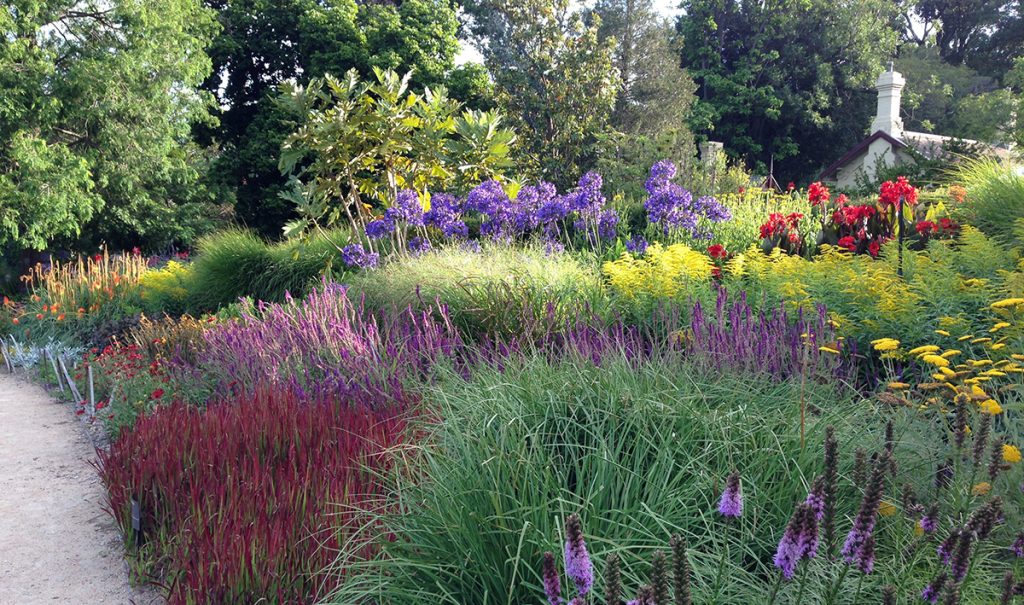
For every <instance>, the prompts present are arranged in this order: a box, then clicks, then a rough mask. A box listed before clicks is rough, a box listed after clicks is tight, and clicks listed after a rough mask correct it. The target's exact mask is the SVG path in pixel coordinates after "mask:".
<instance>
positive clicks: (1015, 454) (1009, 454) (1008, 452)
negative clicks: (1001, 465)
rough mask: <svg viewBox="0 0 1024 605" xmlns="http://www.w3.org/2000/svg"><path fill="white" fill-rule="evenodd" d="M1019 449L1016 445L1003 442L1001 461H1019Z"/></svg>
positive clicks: (1012, 462) (1011, 462)
mask: <svg viewBox="0 0 1024 605" xmlns="http://www.w3.org/2000/svg"><path fill="white" fill-rule="evenodd" d="M1020 460H1021V458H1020V450H1019V449H1018V448H1017V446H1016V445H1010V444H1009V443H1004V444H1003V462H1009V463H1010V464H1017V463H1018V462H1020Z"/></svg>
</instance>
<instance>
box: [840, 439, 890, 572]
mask: <svg viewBox="0 0 1024 605" xmlns="http://www.w3.org/2000/svg"><path fill="white" fill-rule="evenodd" d="M888 467H889V457H888V454H884V455H883V456H882V457H881V458H879V459H878V460H877V461H876V462H875V467H874V469H872V472H871V479H870V480H869V481H868V486H867V489H865V490H864V498H863V499H862V500H861V502H860V510H858V511H857V517H856V518H855V519H854V521H853V527H852V528H850V533H848V534H847V535H846V541H844V542H843V549H842V551H841V552H842V555H843V558H844V559H845V560H846V562H847V563H848V564H856V565H857V567H859V568H860V570H861V571H862V572H864V573H871V571H872V570H873V569H874V566H875V522H876V520H877V518H878V505H879V503H880V502H881V501H882V489H883V483H884V479H885V474H886V470H887V469H888Z"/></svg>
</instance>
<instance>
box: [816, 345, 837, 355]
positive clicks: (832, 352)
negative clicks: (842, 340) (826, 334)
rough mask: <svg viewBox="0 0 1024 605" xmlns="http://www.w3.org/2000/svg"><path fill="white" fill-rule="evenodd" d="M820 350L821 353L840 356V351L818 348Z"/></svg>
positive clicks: (830, 348)
mask: <svg viewBox="0 0 1024 605" xmlns="http://www.w3.org/2000/svg"><path fill="white" fill-rule="evenodd" d="M818 350H819V351H821V352H822V353H831V354H833V355H839V350H838V349H833V348H832V347H818Z"/></svg>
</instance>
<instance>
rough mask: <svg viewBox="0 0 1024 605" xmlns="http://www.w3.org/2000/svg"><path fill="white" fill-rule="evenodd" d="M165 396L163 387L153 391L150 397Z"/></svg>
mask: <svg viewBox="0 0 1024 605" xmlns="http://www.w3.org/2000/svg"><path fill="white" fill-rule="evenodd" d="M163 396H164V390H163V389H157V390H155V391H153V392H152V393H150V395H149V398H150V399H160V398H161V397H163Z"/></svg>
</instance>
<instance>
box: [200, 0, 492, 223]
mask: <svg viewBox="0 0 1024 605" xmlns="http://www.w3.org/2000/svg"><path fill="white" fill-rule="evenodd" d="M211 4H213V5H214V6H215V7H216V8H217V9H218V18H219V20H220V22H221V23H222V25H223V29H222V31H221V34H220V35H219V36H218V37H217V38H216V39H215V40H214V42H213V45H212V47H211V48H210V51H209V52H210V56H211V58H212V59H213V66H214V70H213V73H212V75H211V76H210V77H209V78H207V80H206V82H205V83H204V88H205V89H206V90H207V91H208V92H210V93H211V94H214V95H216V96H217V98H218V101H219V105H220V107H221V109H220V112H221V113H220V116H221V120H220V125H219V126H218V127H216V128H214V129H208V130H206V131H205V132H204V133H202V134H203V136H202V138H203V140H204V141H207V142H212V143H217V144H218V145H219V146H220V147H221V148H222V149H223V153H222V154H221V156H220V158H219V159H218V161H217V168H218V169H219V175H220V178H221V180H222V181H223V182H224V184H225V185H226V186H227V187H228V188H230V189H231V190H233V191H234V192H235V196H236V199H237V202H236V207H237V211H238V214H239V217H240V218H241V219H242V220H243V221H244V222H245V223H246V224H247V225H249V226H251V227H253V228H255V229H257V230H258V231H259V232H260V233H261V234H263V235H265V236H271V237H277V236H279V235H280V233H281V226H282V225H283V224H284V223H285V222H286V221H287V220H289V219H290V218H293V217H294V206H293V205H292V204H290V203H287V202H284V201H283V200H281V199H280V198H279V197H278V194H279V193H280V192H282V191H284V190H286V182H287V179H286V178H284V177H282V175H281V174H280V172H279V171H278V168H277V159H278V154H279V152H280V149H281V144H282V143H283V142H284V140H285V138H286V137H287V136H288V135H289V134H290V133H291V132H293V130H294V129H293V127H292V123H293V122H294V121H295V120H296V119H297V118H298V117H299V116H296V115H292V114H290V113H288V112H287V111H286V110H285V109H284V108H283V107H282V106H280V105H279V104H277V103H274V102H273V98H274V97H276V95H277V89H278V86H279V85H280V84H281V83H282V82H292V81H294V82H296V83H298V84H299V85H303V84H305V83H307V82H308V81H309V80H310V79H313V78H320V77H322V76H324V75H325V74H328V73H331V74H344V73H346V72H347V71H348V70H350V69H355V70H357V71H358V73H359V74H361V75H362V76H364V77H370V76H371V75H372V74H373V70H374V68H379V69H384V70H387V69H394V70H400V71H407V70H411V71H412V72H413V75H412V80H411V82H412V84H413V85H414V86H416V87H424V86H436V85H438V84H440V83H441V82H443V81H444V80H445V78H446V77H447V75H448V72H449V71H450V70H451V69H452V66H453V63H454V58H455V55H456V53H457V52H458V42H457V40H456V32H457V29H458V21H457V19H456V16H455V10H454V6H453V5H452V4H451V3H449V2H447V1H446V0H404V1H403V2H397V3H392V2H355V1H354V0H331V1H330V2H320V1H318V0H283V1H279V0H274V1H271V0H216V1H215V2H214V1H212V0H211ZM476 86H479V82H478V81H477V84H476ZM459 92H462V90H460V91H459ZM475 94H480V95H481V96H483V94H484V93H482V92H480V93H475ZM460 98H461V97H460ZM464 100H466V101H467V102H470V106H471V107H474V108H486V107H482V106H478V105H474V104H473V103H474V102H475V101H476V100H477V99H476V98H472V99H471V98H468V97H467V98H466V99H464Z"/></svg>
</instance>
